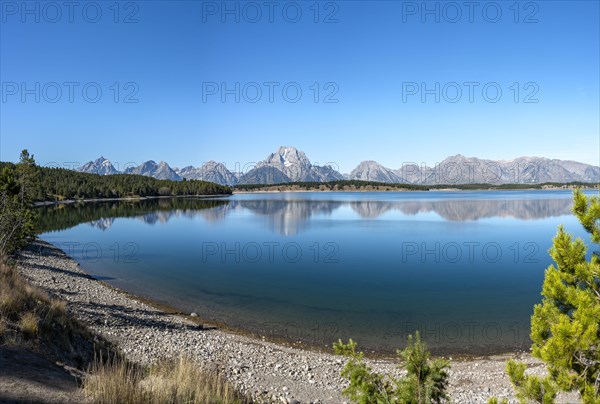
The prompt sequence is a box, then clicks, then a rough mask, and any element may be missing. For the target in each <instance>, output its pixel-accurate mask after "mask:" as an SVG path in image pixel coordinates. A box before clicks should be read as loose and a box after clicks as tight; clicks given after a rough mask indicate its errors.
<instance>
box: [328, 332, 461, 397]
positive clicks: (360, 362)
mask: <svg viewBox="0 0 600 404" xmlns="http://www.w3.org/2000/svg"><path fill="white" fill-rule="evenodd" d="M356 346H357V345H356V343H355V342H354V341H352V340H350V341H349V342H348V343H347V344H344V343H343V342H342V341H341V340H338V342H336V343H335V344H333V348H334V350H335V352H336V353H337V354H339V355H343V356H346V357H348V358H349V360H348V362H347V363H346V365H345V366H344V369H342V372H341V376H342V377H344V378H345V379H348V380H349V381H350V384H349V385H348V386H347V387H346V388H345V389H344V390H343V394H344V395H345V396H346V397H348V398H349V399H350V400H352V401H354V402H357V403H360V404H371V403H373V404H386V403H390V404H396V403H398V404H400V403H402V404H430V403H441V402H443V401H445V400H447V399H448V397H447V395H446V392H445V391H446V388H447V386H448V368H449V366H450V363H449V362H448V361H446V360H443V359H435V360H430V353H429V351H428V350H427V346H426V344H425V343H424V342H422V341H421V338H420V336H419V333H418V332H417V333H416V336H415V338H414V339H413V337H412V335H410V336H409V337H408V346H407V347H406V348H405V349H403V350H402V351H400V350H398V351H397V354H398V356H399V357H400V358H401V359H402V362H401V364H400V365H399V367H400V368H404V369H405V370H406V371H407V374H406V376H404V377H400V378H398V379H394V378H393V377H391V376H389V375H381V374H378V373H376V372H373V370H372V369H371V368H370V367H369V366H367V364H366V363H365V362H364V358H363V357H364V355H363V353H362V352H357V351H356Z"/></svg>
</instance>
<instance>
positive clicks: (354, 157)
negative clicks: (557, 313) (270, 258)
mask: <svg viewBox="0 0 600 404" xmlns="http://www.w3.org/2000/svg"><path fill="white" fill-rule="evenodd" d="M23 4H25V6H23ZM67 4H69V3H67ZM223 4H224V3H223V2H221V1H217V2H200V1H183V2H179V1H171V2H161V1H132V2H127V1H124V2H119V3H116V2H114V1H96V2H93V1H92V2H87V1H80V2H78V3H77V5H72V6H69V5H65V3H64V2H62V1H59V2H28V3H22V2H21V1H18V2H12V1H5V0H2V1H1V2H0V6H1V10H0V11H1V13H2V14H1V32H0V34H1V38H0V48H1V49H0V75H1V77H0V81H1V82H2V100H1V104H0V107H1V113H0V114H1V116H0V118H1V119H0V121H1V122H0V131H1V138H0V159H1V160H3V161H6V160H9V161H15V160H16V159H17V158H18V154H19V151H20V150H21V149H23V148H28V149H29V150H30V152H32V153H34V154H35V156H36V159H37V161H38V162H39V163H41V164H46V163H49V162H58V163H59V164H62V163H64V162H80V163H85V162H87V161H89V160H92V159H96V158H97V157H99V156H100V155H103V156H105V157H106V158H108V159H110V160H111V161H113V162H114V163H115V164H116V165H121V166H122V165H124V164H126V163H128V162H136V163H140V162H142V161H145V160H150V159H153V160H156V161H159V160H164V161H166V162H168V163H169V164H170V165H171V166H179V167H181V166H184V165H188V164H192V165H194V166H199V165H200V164H202V162H205V161H208V160H217V161H221V162H224V163H226V164H227V166H228V167H229V168H234V167H235V164H236V163H240V164H241V165H244V164H246V163H250V162H255V161H258V160H262V159H264V158H265V157H266V156H267V155H268V154H269V153H271V152H273V151H275V150H276V149H277V148H278V147H279V146H281V145H290V146H296V147H297V148H299V149H301V150H303V151H305V152H306V154H307V156H308V157H309V158H310V159H311V161H313V162H316V163H320V164H325V163H335V164H337V165H338V167H339V169H340V171H342V172H349V171H350V170H351V169H352V168H354V167H355V166H356V165H357V164H358V163H359V162H360V161H361V160H376V161H378V162H380V163H382V164H384V165H385V166H388V167H391V168H398V167H400V166H401V164H402V163H403V162H417V163H422V162H425V163H428V164H432V165H433V164H435V163H436V162H439V161H441V160H442V159H443V158H445V157H447V156H448V155H453V154H457V153H460V154H464V155H467V156H476V157H481V158H491V159H511V158H514V157H518V156H523V155H528V156H532V155H534V156H544V157H550V158H561V159H572V160H578V161H582V162H586V163H590V164H595V165H598V164H599V158H600V140H599V137H600V128H599V120H600V118H599V109H600V106H599V91H600V84H599V74H600V73H599V71H600V66H599V49H600V44H599V37H600V29H599V21H600V11H599V2H598V1H537V2H536V1H533V2H532V1H528V2H519V3H515V2H513V1H506V2H504V1H499V2H485V1H480V2H477V3H476V5H473V6H469V5H466V4H469V3H468V2H463V1H459V2H427V3H423V2H421V1H418V2H406V1H396V2H394V1H379V2H378V1H338V2H326V1H325V2H319V3H315V2H314V1H298V2H287V1H276V2H265V1H258V2H247V1H246V2H227V3H225V5H223ZM423 4H425V6H423ZM471 7H472V8H471ZM425 8H426V9H425ZM36 19H37V20H38V21H39V22H38V21H36ZM94 21H95V22H94ZM114 83H117V84H116V85H115V84H114ZM314 83H318V84H317V85H315V84H314ZM465 83H466V84H465ZM515 83H516V84H515ZM236 88H237V90H236ZM317 89H318V90H317ZM484 89H485V90H484ZM98 90H100V91H101V95H97V91H98ZM222 90H224V91H222ZM299 90H300V91H301V95H299V93H298V91H299ZM423 90H424V91H423ZM498 90H500V91H501V95H499V93H497V91H498ZM436 97H438V98H439V100H436ZM36 98H37V99H36ZM236 98H239V100H236ZM94 101H95V102H94ZM126 101H137V102H126ZM238 101H239V102H238ZM293 101H295V102H293ZM326 101H327V102H326ZM332 101H337V102H332ZM436 101H439V102H436ZM493 101H495V102H493ZM534 101H537V102H534Z"/></svg>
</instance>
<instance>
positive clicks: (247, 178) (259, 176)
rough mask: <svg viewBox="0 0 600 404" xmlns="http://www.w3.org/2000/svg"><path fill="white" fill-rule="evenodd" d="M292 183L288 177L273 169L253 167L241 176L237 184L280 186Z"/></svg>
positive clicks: (269, 167)
mask: <svg viewBox="0 0 600 404" xmlns="http://www.w3.org/2000/svg"><path fill="white" fill-rule="evenodd" d="M285 182H293V181H292V179H291V178H290V177H288V176H287V175H285V174H284V173H282V172H281V171H280V170H278V169H277V168H275V167H271V166H262V167H255V168H253V169H252V170H250V171H248V172H247V173H246V174H244V175H242V177H241V178H240V180H239V182H238V183H239V184H282V183H285Z"/></svg>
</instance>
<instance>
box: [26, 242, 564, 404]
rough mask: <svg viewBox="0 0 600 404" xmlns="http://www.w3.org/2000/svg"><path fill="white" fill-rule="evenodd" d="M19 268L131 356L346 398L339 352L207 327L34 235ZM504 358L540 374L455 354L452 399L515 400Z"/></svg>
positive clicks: (241, 382) (533, 363)
mask: <svg viewBox="0 0 600 404" xmlns="http://www.w3.org/2000/svg"><path fill="white" fill-rule="evenodd" d="M17 267H18V269H19V272H20V273H21V274H22V275H23V276H24V277H25V278H26V279H27V280H28V281H29V282H31V283H32V284H34V285H35V286H39V287H41V288H42V289H44V290H45V291H46V292H48V293H49V294H50V295H52V296H54V297H57V298H60V299H62V300H65V301H66V302H67V308H68V311H69V312H70V313H71V314H72V315H74V316H75V317H77V318H78V319H79V320H80V321H82V322H83V323H85V324H86V325H88V326H89V327H90V328H91V329H92V331H94V332H96V333H99V334H101V335H103V336H104V337H105V338H107V339H108V340H110V341H111V342H114V343H115V344H116V345H117V346H118V347H119V348H120V350H121V351H122V352H123V353H124V354H125V355H126V356H127V357H128V358H129V359H131V360H133V361H136V362H140V363H144V364H150V363H152V362H154V361H156V360H158V359H160V358H164V357H177V356H178V355H180V354H185V355H188V356H190V357H191V358H193V359H194V360H196V361H198V363H200V364H201V365H203V366H207V367H216V368H218V369H221V370H222V371H223V372H224V373H225V375H226V376H227V378H228V379H229V380H230V381H231V382H232V383H233V384H234V386H235V387H236V388H238V389H239V390H240V391H241V392H243V393H246V394H249V395H250V396H251V397H253V398H254V399H256V400H257V402H281V403H293V402H296V403H305V402H313V403H330V402H347V401H348V400H347V399H345V398H344V397H343V396H342V395H341V390H342V388H343V386H345V382H344V380H343V379H342V378H341V377H340V376H339V373H340V371H341V369H342V367H343V365H344V363H345V360H344V359H343V358H341V357H340V356H335V355H333V354H332V353H327V352H319V351H314V350H310V349H304V348H303V347H295V346H286V345H284V344H281V343H277V342H271V341H266V340H263V339H260V338H253V337H249V336H246V335H241V334H239V333H235V332H231V331H229V330H227V329H226V328H225V329H221V328H218V327H213V326H208V327H207V326H206V325H207V323H204V322H202V320H201V319H199V318H194V317H190V316H188V315H185V314H183V313H181V312H178V311H177V310H173V311H170V310H171V309H172V308H169V307H168V306H166V305H165V306H163V307H157V306H162V305H157V304H156V303H153V302H150V301H149V300H148V299H140V298H139V297H135V296H133V295H131V294H128V293H127V292H124V291H121V290H119V289H116V288H114V287H111V286H109V285H108V284H106V283H105V282H102V281H99V280H96V279H94V278H93V277H91V276H90V275H88V274H87V273H85V272H84V271H83V270H82V269H81V267H80V266H79V264H78V263H77V262H75V261H74V260H73V259H72V258H71V257H69V256H68V255H67V254H65V253H64V251H62V250H60V249H58V248H56V247H54V246H53V245H51V244H49V243H46V242H44V241H42V240H39V239H37V240H36V241H34V242H33V243H31V244H30V245H28V246H27V248H26V249H25V250H24V251H22V252H21V253H20V255H19V257H18V260H17ZM509 357H516V358H519V359H521V360H524V361H525V362H526V363H527V364H528V366H529V368H530V370H529V371H530V372H532V373H535V374H543V373H544V371H545V369H544V366H543V364H542V363H541V362H539V361H538V360H536V359H534V358H532V357H531V356H530V355H529V354H514V355H496V356H489V357H471V358H456V357H454V358H452V369H451V371H450V386H449V389H448V393H449V395H450V397H451V399H452V401H453V402H470V403H487V400H488V398H489V397H491V396H497V397H499V398H508V399H509V400H510V402H516V399H515V397H514V395H513V391H512V388H511V386H510V381H509V379H508V376H507V375H506V374H505V372H504V367H505V362H506V360H507V359H508V358H509ZM367 362H368V364H369V366H371V367H372V368H373V369H374V370H376V371H379V372H385V373H389V374H393V375H398V374H399V371H398V369H397V367H396V361H392V360H390V359H377V358H375V359H374V358H369V359H367ZM294 400H295V401H294ZM572 400H573V399H572V398H571V400H570V401H571V402H572ZM567 402H569V401H568V400H567Z"/></svg>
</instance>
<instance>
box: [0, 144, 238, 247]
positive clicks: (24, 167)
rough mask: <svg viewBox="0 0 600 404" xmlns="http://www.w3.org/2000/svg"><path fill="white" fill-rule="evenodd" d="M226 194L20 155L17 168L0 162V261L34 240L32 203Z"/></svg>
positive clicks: (206, 186) (211, 187)
mask: <svg viewBox="0 0 600 404" xmlns="http://www.w3.org/2000/svg"><path fill="white" fill-rule="evenodd" d="M229 194H231V189H230V188H229V187H227V186H223V185H218V184H214V183H212V182H207V181H198V180H189V181H169V180H158V179H156V178H152V177H146V176H142V175H131V174H115V175H98V174H89V173H81V172H77V171H72V170H67V169H64V168H48V167H40V166H38V165H37V164H36V162H35V159H34V156H33V155H30V154H29V152H28V151H27V150H23V151H22V152H21V155H20V158H19V162H18V163H16V164H14V163H9V162H0V256H6V255H10V254H12V253H13V252H14V251H16V250H18V249H19V248H21V247H22V246H24V245H25V244H26V243H27V242H28V241H29V240H30V239H31V238H32V237H33V236H34V234H35V228H36V220H37V219H38V218H37V217H36V216H37V215H36V214H35V212H34V211H33V210H32V209H31V207H32V205H33V204H34V203H35V202H46V201H63V200H83V199H104V198H140V197H154V196H183V195H229Z"/></svg>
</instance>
